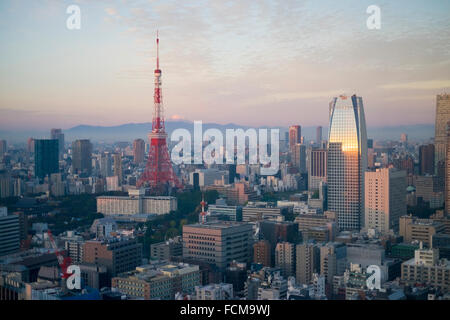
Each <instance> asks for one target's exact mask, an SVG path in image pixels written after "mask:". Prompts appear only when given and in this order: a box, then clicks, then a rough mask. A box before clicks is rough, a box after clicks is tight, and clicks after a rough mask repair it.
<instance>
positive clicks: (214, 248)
mask: <svg viewBox="0 0 450 320" xmlns="http://www.w3.org/2000/svg"><path fill="white" fill-rule="evenodd" d="M252 236H253V228H252V226H251V224H248V223H243V222H235V221H221V222H209V223H205V224H192V225H184V226H183V258H185V259H191V260H199V261H204V262H208V263H211V264H215V265H216V266H217V267H218V268H220V269H222V270H223V269H225V268H226V267H227V266H228V265H229V264H230V263H231V262H232V261H233V260H236V261H237V262H247V263H248V262H250V260H251V252H252V244H253V243H252Z"/></svg>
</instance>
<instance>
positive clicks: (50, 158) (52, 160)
mask: <svg viewBox="0 0 450 320" xmlns="http://www.w3.org/2000/svg"><path fill="white" fill-rule="evenodd" d="M58 150H59V144H58V140H56V139H37V140H35V141H34V175H35V176H36V177H38V178H40V179H43V178H44V177H45V176H47V175H50V174H52V173H57V172H58V171H59V162H58V159H59V151H58Z"/></svg>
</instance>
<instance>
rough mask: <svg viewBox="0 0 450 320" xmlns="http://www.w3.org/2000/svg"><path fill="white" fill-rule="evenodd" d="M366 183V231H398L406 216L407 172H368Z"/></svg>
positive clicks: (392, 170) (382, 170) (379, 170)
mask: <svg viewBox="0 0 450 320" xmlns="http://www.w3.org/2000/svg"><path fill="white" fill-rule="evenodd" d="M364 183H365V188H364V192H365V201H364V204H365V210H364V218H365V229H375V230H377V231H379V232H380V233H388V232H389V231H390V230H394V231H398V223H399V219H400V217H401V216H403V215H405V214H406V171H398V170H396V169H393V168H382V169H377V170H376V171H374V172H366V173H365V179H364Z"/></svg>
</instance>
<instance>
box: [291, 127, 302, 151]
mask: <svg viewBox="0 0 450 320" xmlns="http://www.w3.org/2000/svg"><path fill="white" fill-rule="evenodd" d="M301 138H302V127H301V126H299V125H295V126H290V127H289V148H290V149H292V147H293V146H295V145H296V144H297V143H301V142H302V141H301Z"/></svg>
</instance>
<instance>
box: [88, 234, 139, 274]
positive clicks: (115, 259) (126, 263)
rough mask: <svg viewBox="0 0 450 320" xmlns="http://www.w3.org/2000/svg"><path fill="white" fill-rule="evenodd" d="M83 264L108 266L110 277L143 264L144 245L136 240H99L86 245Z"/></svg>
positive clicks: (90, 241)
mask: <svg viewBox="0 0 450 320" xmlns="http://www.w3.org/2000/svg"><path fill="white" fill-rule="evenodd" d="M83 262H87V263H94V264H99V265H104V266H106V268H107V270H108V275H109V277H113V276H115V275H117V274H120V273H122V272H127V271H130V270H133V269H134V268H136V267H137V266H139V265H141V264H142V244H140V243H138V242H137V240H136V239H127V238H122V239H117V238H112V239H101V240H100V239H97V240H89V241H86V242H85V243H84V248H83Z"/></svg>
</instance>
